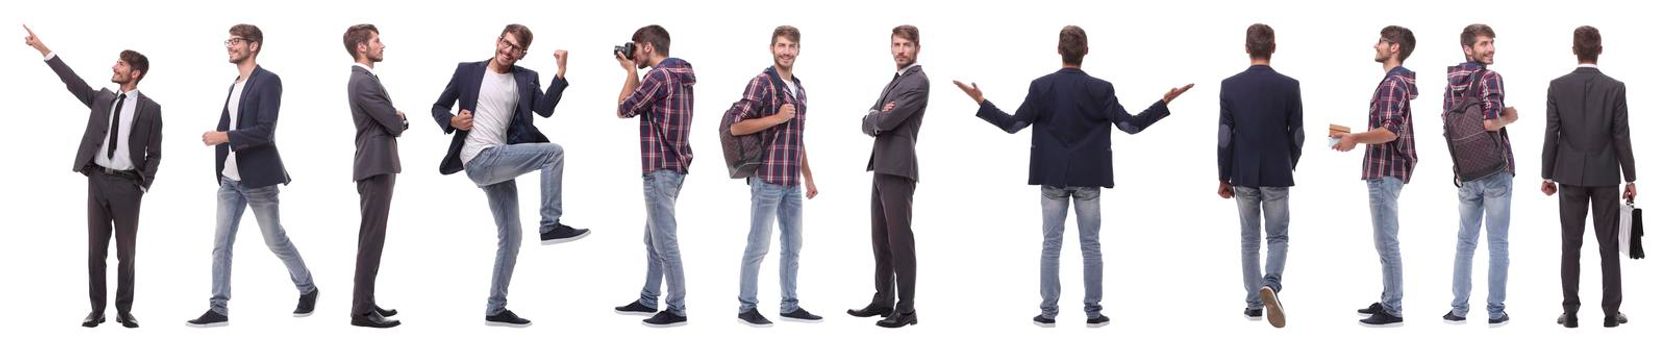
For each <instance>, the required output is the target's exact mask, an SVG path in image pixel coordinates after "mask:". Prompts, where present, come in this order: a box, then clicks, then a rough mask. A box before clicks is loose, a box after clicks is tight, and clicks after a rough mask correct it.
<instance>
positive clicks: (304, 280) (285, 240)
mask: <svg viewBox="0 0 1667 350" xmlns="http://www.w3.org/2000/svg"><path fill="white" fill-rule="evenodd" d="M216 196H217V197H218V201H216V205H215V207H216V212H217V215H215V222H214V223H215V224H214V227H215V230H214V267H213V269H212V271H213V272H212V273H213V276H214V277H213V279H214V282H213V285H214V286H213V288H214V296H212V297H210V298H209V299H208V309H209V310H211V311H214V312H218V313H220V314H221V315H227V316H230V315H231V314H230V313H228V312H227V311H226V301H228V300H231V298H232V243H233V242H235V241H236V240H237V224H238V223H239V222H241V221H242V220H243V210H244V209H245V208H253V209H254V212H255V224H256V225H258V226H260V235H261V238H262V239H264V240H266V247H267V248H268V249H271V250H272V254H276V255H278V260H282V261H283V262H284V267H285V268H288V269H289V279H290V281H291V282H295V289H296V290H297V291H299V292H300V293H301V294H307V293H312V292H313V291H315V290H318V287H317V286H314V285H313V274H312V272H311V271H308V270H307V263H306V262H303V261H301V252H299V251H296V250H295V245H294V244H291V243H290V242H289V236H288V235H285V234H284V227H283V225H280V224H279V223H278V185H271V186H266V187H259V188H248V187H244V186H243V184H242V182H239V181H232V180H231V179H227V178H225V177H221V178H220V191H219V193H217V195H216Z"/></svg>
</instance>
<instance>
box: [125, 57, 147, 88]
mask: <svg viewBox="0 0 1667 350" xmlns="http://www.w3.org/2000/svg"><path fill="white" fill-rule="evenodd" d="M121 60H122V62H127V67H128V69H130V70H132V71H136V72H139V77H138V78H135V79H133V83H134V84H138V83H139V81H140V80H145V75H146V74H150V59H148V58H145V55H144V54H141V53H139V52H138V51H133V50H122V54H121Z"/></svg>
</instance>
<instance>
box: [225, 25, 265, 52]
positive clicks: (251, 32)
mask: <svg viewBox="0 0 1667 350" xmlns="http://www.w3.org/2000/svg"><path fill="white" fill-rule="evenodd" d="M229 32H231V35H233V36H236V37H239V38H243V40H244V41H248V42H251V43H260V47H259V48H256V49H255V53H260V52H261V50H265V49H266V36H264V35H261V33H260V27H256V26H255V25H253V24H239V25H235V26H232V29H231V30H230V31H229Z"/></svg>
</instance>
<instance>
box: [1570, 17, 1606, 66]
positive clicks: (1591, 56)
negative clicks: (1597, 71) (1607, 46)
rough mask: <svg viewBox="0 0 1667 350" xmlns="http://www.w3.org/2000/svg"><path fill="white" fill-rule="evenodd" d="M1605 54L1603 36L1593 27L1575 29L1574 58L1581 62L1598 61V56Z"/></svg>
mask: <svg viewBox="0 0 1667 350" xmlns="http://www.w3.org/2000/svg"><path fill="white" fill-rule="evenodd" d="M1602 53H1603V35H1601V34H1599V33H1598V29H1597V28H1593V27H1592V26H1580V28H1575V29H1574V56H1575V57H1576V58H1579V59H1580V61H1581V62H1593V63H1596V62H1597V61H1598V54H1602Z"/></svg>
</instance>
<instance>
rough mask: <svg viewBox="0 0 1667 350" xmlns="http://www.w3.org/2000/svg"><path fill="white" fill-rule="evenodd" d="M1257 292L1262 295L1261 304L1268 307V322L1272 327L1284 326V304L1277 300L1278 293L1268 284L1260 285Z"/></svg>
mask: <svg viewBox="0 0 1667 350" xmlns="http://www.w3.org/2000/svg"><path fill="white" fill-rule="evenodd" d="M1257 293H1259V294H1261V296H1262V305H1264V306H1265V307H1267V308H1268V324H1269V325H1272V326H1273V328H1285V304H1282V303H1280V302H1279V293H1278V292H1275V291H1274V290H1273V287H1270V286H1262V289H1261V290H1259V291H1257Z"/></svg>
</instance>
